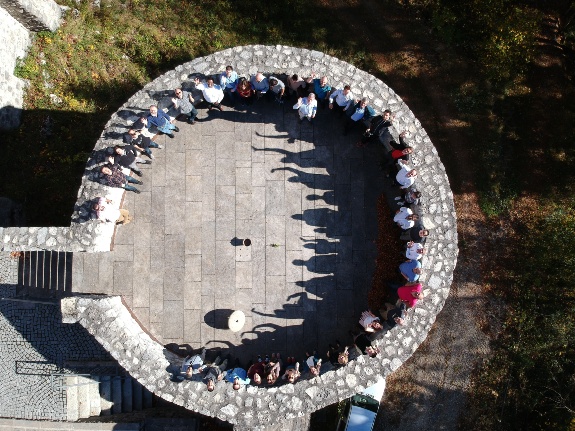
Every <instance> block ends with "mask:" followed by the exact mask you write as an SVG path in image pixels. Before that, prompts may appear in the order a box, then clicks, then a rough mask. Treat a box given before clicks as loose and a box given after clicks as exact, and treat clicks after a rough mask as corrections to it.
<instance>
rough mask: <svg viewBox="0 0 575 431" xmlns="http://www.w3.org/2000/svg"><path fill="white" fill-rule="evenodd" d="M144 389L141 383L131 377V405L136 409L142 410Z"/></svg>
mask: <svg viewBox="0 0 575 431" xmlns="http://www.w3.org/2000/svg"><path fill="white" fill-rule="evenodd" d="M144 390H145V389H144V387H143V386H142V385H141V384H139V383H138V381H137V380H135V379H132V395H133V401H132V403H133V404H132V407H133V408H134V410H136V411H139V410H142V408H143V407H144V404H143V401H144V400H143V395H144Z"/></svg>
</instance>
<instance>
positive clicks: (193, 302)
mask: <svg viewBox="0 0 575 431" xmlns="http://www.w3.org/2000/svg"><path fill="white" fill-rule="evenodd" d="M183 290H184V292H183V295H184V310H196V309H200V307H201V305H202V301H201V298H202V282H201V281H188V280H185V282H184V289H183Z"/></svg>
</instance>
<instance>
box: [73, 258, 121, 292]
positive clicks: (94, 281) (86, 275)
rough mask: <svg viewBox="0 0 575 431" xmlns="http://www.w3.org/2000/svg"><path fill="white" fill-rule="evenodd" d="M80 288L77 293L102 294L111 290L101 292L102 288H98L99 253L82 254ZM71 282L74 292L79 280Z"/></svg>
mask: <svg viewBox="0 0 575 431" xmlns="http://www.w3.org/2000/svg"><path fill="white" fill-rule="evenodd" d="M75 260H76V256H74V264H75ZM82 260H83V262H82V286H81V289H82V290H80V289H78V290H77V291H78V292H82V291H83V292H102V293H111V292H112V289H111V286H110V289H109V291H108V292H106V291H105V290H103V286H100V281H99V277H100V253H97V254H96V253H94V254H91V253H82ZM72 280H73V283H74V284H73V288H74V291H76V286H77V282H78V281H79V280H75V281H74V279H72Z"/></svg>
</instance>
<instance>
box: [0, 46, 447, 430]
mask: <svg viewBox="0 0 575 431" xmlns="http://www.w3.org/2000/svg"><path fill="white" fill-rule="evenodd" d="M228 64H230V65H232V66H234V68H235V69H236V70H238V71H239V72H240V73H250V74H252V73H255V72H257V71H262V72H264V73H266V74H286V73H287V74H291V73H298V74H300V75H301V76H309V75H310V74H311V72H312V70H313V71H314V72H316V73H317V74H318V75H327V77H328V79H329V81H330V83H331V84H332V86H333V87H341V86H343V85H344V84H350V85H351V86H352V88H354V90H355V92H354V94H355V95H356V96H357V97H362V96H368V97H369V98H370V103H371V104H372V105H374V106H376V107H377V108H378V111H381V110H383V109H387V108H389V109H392V110H393V111H394V113H395V115H396V129H395V130H393V131H392V133H393V134H394V135H395V136H397V134H398V132H399V131H400V130H407V131H408V132H409V138H410V142H412V146H413V147H414V150H415V153H414V158H413V162H414V163H413V164H414V165H415V166H416V167H417V168H418V169H419V171H420V176H419V177H418V179H417V183H416V184H417V188H418V190H420V191H421V192H422V194H423V202H424V206H423V207H422V208H421V209H422V213H423V215H424V221H425V224H426V227H427V228H429V229H431V230H432V234H431V237H430V238H429V240H428V241H427V244H426V247H427V248H428V254H427V256H426V258H425V259H424V261H423V267H424V268H425V270H426V271H425V275H424V276H423V277H422V282H423V284H424V292H425V294H426V296H427V298H426V300H425V301H422V302H421V304H418V306H417V308H416V309H415V311H414V312H410V317H409V322H408V324H407V325H405V326H403V327H399V328H395V329H394V330H393V331H388V332H386V333H382V334H380V335H379V337H378V339H377V340H376V341H375V344H376V345H377V346H379V347H380V348H381V350H382V354H381V355H380V356H379V357H377V358H368V357H366V356H360V357H358V358H357V359H355V360H352V361H350V363H349V364H348V366H346V367H344V368H342V369H339V370H337V371H333V370H332V371H326V372H325V373H323V374H322V375H321V376H320V377H318V378H315V379H311V380H302V381H299V382H297V383H296V384H295V385H286V386H280V387H274V388H270V389H266V388H260V387H254V386H247V387H243V388H241V389H240V390H239V391H233V390H232V389H231V385H227V384H225V383H223V382H219V383H218V384H217V385H216V389H215V391H214V392H211V393H210V392H207V391H206V390H205V386H204V385H203V384H202V383H199V382H183V383H179V382H173V381H172V380H170V372H169V370H171V369H173V367H179V365H180V363H181V358H179V357H177V356H176V355H174V354H172V353H170V352H168V351H166V350H165V349H164V348H163V346H162V345H161V344H159V343H158V342H156V341H155V340H154V339H152V338H151V337H150V336H149V335H148V334H147V333H146V332H145V331H144V330H143V329H142V328H141V327H140V326H139V324H138V323H137V322H136V321H135V320H134V319H133V318H132V316H131V314H130V312H129V311H128V310H127V309H126V308H125V307H124V305H123V304H122V302H121V300H120V298H119V297H108V298H102V297H74V298H67V299H65V300H63V301H62V313H63V315H64V318H65V320H66V321H69V322H72V321H78V322H80V324H82V325H83V326H84V327H85V328H86V329H87V330H88V331H89V332H90V333H91V334H93V335H94V337H96V339H97V340H98V341H99V342H100V343H101V344H102V345H103V346H104V347H105V348H106V349H107V350H108V351H109V352H110V353H111V354H112V356H114V358H115V359H116V360H117V361H118V362H119V363H120V364H121V365H122V366H123V367H125V369H126V370H127V371H128V372H129V373H130V374H131V375H132V376H134V377H135V378H136V379H137V380H138V381H139V382H140V383H142V384H143V385H144V386H146V387H147V389H149V390H151V391H152V392H154V393H155V394H156V395H158V396H160V397H162V398H163V399H165V400H168V401H170V402H174V403H176V404H178V405H182V406H185V407H186V408H188V409H190V410H194V411H197V412H199V413H201V414H205V415H209V416H213V417H217V418H219V419H222V420H226V421H228V422H231V423H233V424H237V425H238V426H239V427H240V428H242V429H260V428H261V427H265V426H267V425H270V424H274V423H277V422H278V421H285V420H287V419H293V418H297V417H301V416H303V415H307V414H309V413H312V412H313V411H315V410H318V409H321V408H322V407H325V406H327V405H329V404H332V403H334V402H337V401H339V400H342V399H344V398H347V397H349V396H351V395H352V394H354V393H356V392H358V391H360V390H362V389H364V388H366V387H368V386H370V385H372V384H374V383H375V381H376V378H377V376H387V375H388V374H390V373H391V372H393V371H394V370H396V369H397V368H399V367H400V366H401V364H402V363H403V362H404V361H405V360H406V359H407V358H409V357H410V356H411V355H412V354H413V352H414V351H415V350H416V349H417V347H418V346H419V344H420V343H421V342H422V341H423V340H424V339H425V337H426V335H427V333H428V331H429V329H430V328H431V326H432V325H433V323H434V322H435V318H436V315H437V313H438V312H439V311H441V309H442V307H443V304H444V302H445V300H446V298H447V296H448V294H449V287H450V285H451V282H452V279H453V270H454V268H455V264H456V260H457V254H458V249H457V229H456V228H457V222H456V216H455V209H454V204H453V195H452V193H451V190H450V187H449V181H448V178H447V176H446V173H445V168H444V166H443V164H442V163H441V160H440V159H439V157H438V154H437V151H436V150H435V148H434V147H433V145H432V143H431V141H430V139H429V137H428V136H427V133H426V132H425V130H424V129H423V127H422V126H421V123H420V122H419V121H418V120H417V119H416V118H415V116H414V115H413V113H412V112H411V111H410V110H409V108H408V107H407V106H406V105H405V103H404V102H403V101H402V100H401V98H400V97H399V96H398V95H397V94H395V92H394V91H393V90H392V89H390V88H389V87H387V86H386V85H385V84H384V83H383V82H381V81H380V80H379V79H376V78H375V77H373V76H371V75H369V74H367V73H366V72H364V71H362V70H359V69H357V68H356V67H354V66H353V65H351V64H348V63H345V62H342V61H341V60H338V59H336V58H333V57H331V56H329V55H325V54H323V53H321V52H317V51H309V50H305V49H299V48H294V47H287V46H281V45H278V46H263V45H255V46H240V47H234V48H230V49H227V50H225V51H221V52H217V53H214V54H212V55H209V56H206V57H202V58H197V59H195V60H193V61H191V62H188V63H186V64H183V65H181V66H178V67H177V68H176V69H175V70H172V71H170V72H167V73H166V74H164V75H162V76H160V77H158V78H157V79H155V80H154V81H153V82H151V83H149V84H147V85H146V86H145V87H144V88H143V89H142V90H141V91H140V92H138V93H136V94H135V95H134V96H132V97H131V98H130V99H129V100H128V102H127V103H126V104H125V105H124V106H122V107H121V108H120V110H119V111H118V112H117V113H116V114H114V115H113V116H112V118H111V119H110V121H109V122H108V124H107V125H106V129H105V130H106V132H120V131H122V130H125V127H126V126H129V125H130V124H131V122H132V121H134V119H135V117H134V116H133V112H134V109H138V108H139V109H140V110H141V111H142V112H144V111H145V110H146V108H147V107H148V106H149V105H151V104H154V103H156V100H155V99H154V95H155V94H157V93H158V92H163V91H165V90H167V89H172V88H175V87H177V86H182V85H184V86H186V85H188V84H189V83H190V81H191V79H192V77H193V76H194V75H197V74H205V75H214V74H217V73H219V72H221V71H222V70H223V69H224V67H225V66H226V65H228ZM135 107H137V108H135ZM127 112H131V113H132V114H131V115H132V117H130V118H127V117H126V113H127ZM106 136H107V135H104V134H102V137H101V138H100V139H99V140H98V142H97V143H96V146H95V148H94V154H96V153H102V152H103V151H104V150H105V149H106V148H108V147H110V146H111V145H114V144H115V143H116V141H114V140H111V139H109V138H107V137H106ZM98 163H100V161H98V160H90V162H89V163H88V166H87V170H86V175H85V178H84V181H83V183H82V187H81V188H80V191H79V193H78V199H79V201H78V203H79V205H80V206H81V205H82V204H83V203H85V202H86V200H89V199H93V198H95V197H97V196H99V195H102V191H103V190H102V188H101V186H96V185H94V184H95V183H94V182H93V181H90V174H89V172H90V170H91V169H94V167H97V165H98ZM104 190H105V188H104ZM106 191H107V190H106ZM373 210H374V211H375V209H373ZM76 216H77V217H82V215H81V214H77V215H76ZM87 225H89V223H87ZM75 229H77V231H76V230H75ZM70 231H71V232H69V237H72V238H74V239H72V240H70V242H69V243H68V244H74V245H73V246H72V245H70V247H76V248H79V249H81V248H82V247H85V249H86V250H92V251H95V250H97V249H99V248H100V245H98V244H104V243H105V242H106V235H108V234H109V232H105V231H98V230H97V228H96V227H92V228H88V227H85V226H82V227H75V226H73V227H71V228H70ZM88 233H89V234H88ZM6 235H7V234H6V232H4V236H5V237H6ZM21 235H22V237H24V236H26V235H30V232H21ZM33 235H36V236H38V235H46V238H48V237H50V233H49V232H48V233H45V232H42V233H39V231H38V232H35V233H34V234H33ZM90 235H91V236H90ZM8 236H9V239H11V238H12V237H10V233H8ZM50 238H51V237H50ZM87 238H92V239H91V241H92V242H91V243H90V244H88V245H84V244H83V242H85V241H86V240H87ZM97 238H100V239H101V238H103V239H101V240H97ZM18 241H19V240H18ZM18 241H17V242H18ZM34 241H36V240H32V243H34ZM47 241H48V239H46V241H45V242H47ZM74 241H76V242H74ZM98 241H99V242H98ZM102 248H104V247H102Z"/></svg>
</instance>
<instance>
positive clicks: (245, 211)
mask: <svg viewBox="0 0 575 431" xmlns="http://www.w3.org/2000/svg"><path fill="white" fill-rule="evenodd" d="M235 202H236V218H238V219H243V220H249V219H251V218H252V217H253V212H254V211H253V210H254V208H253V205H252V195H251V194H236V199H235Z"/></svg>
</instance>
